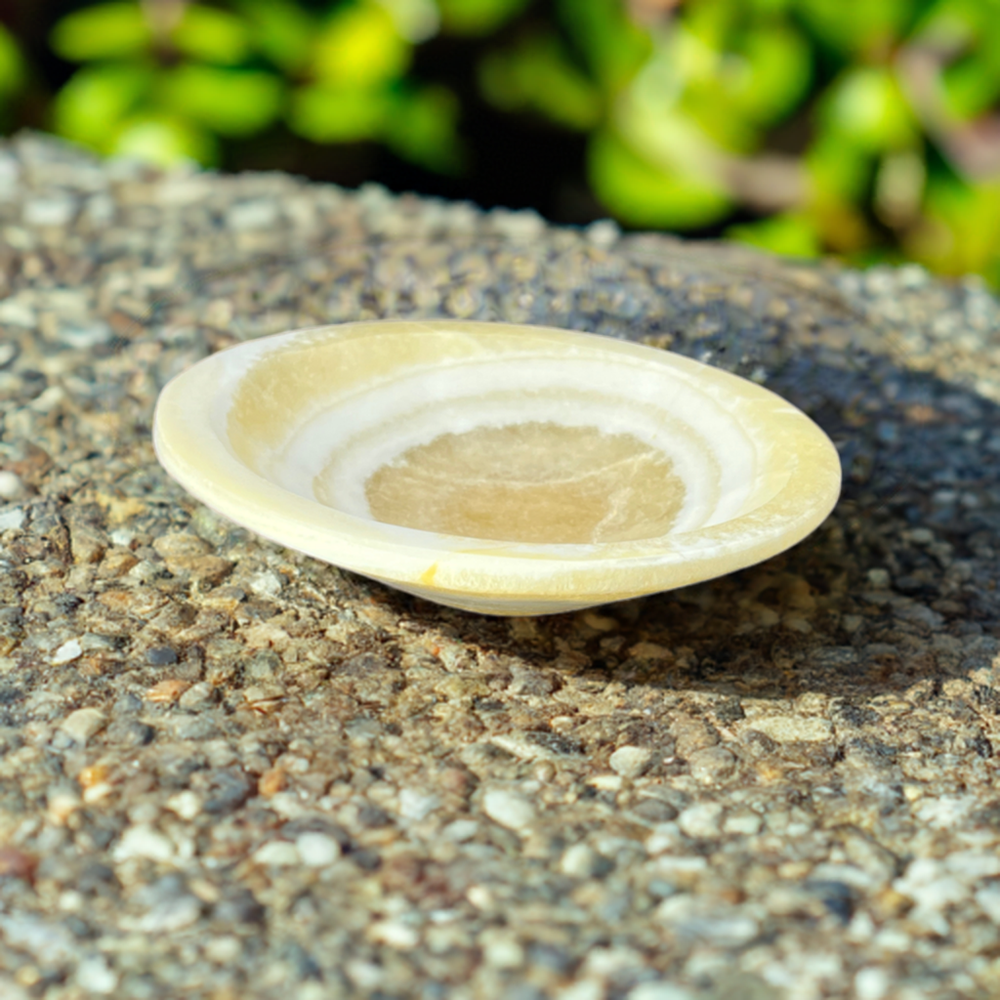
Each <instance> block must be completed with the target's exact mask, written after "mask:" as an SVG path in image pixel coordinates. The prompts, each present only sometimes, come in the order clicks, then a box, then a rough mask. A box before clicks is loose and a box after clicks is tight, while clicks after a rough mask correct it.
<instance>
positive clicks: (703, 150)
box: [0, 0, 1000, 284]
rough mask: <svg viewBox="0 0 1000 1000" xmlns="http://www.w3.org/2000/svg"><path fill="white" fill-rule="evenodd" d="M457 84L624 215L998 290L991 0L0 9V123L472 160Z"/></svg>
mask: <svg viewBox="0 0 1000 1000" xmlns="http://www.w3.org/2000/svg"><path fill="white" fill-rule="evenodd" d="M439 52H444V53H447V54H448V59H447V60H445V61H446V62H447V65H448V67H449V70H448V72H436V69H435V67H436V63H435V61H434V58H436V56H435V57H434V58H430V57H427V53H439ZM456 53H457V55H456ZM52 66H56V67H57V69H58V72H53V70H52ZM456 67H458V69H457V70H456ZM47 74H48V75H47ZM53 78H55V82H54V83H53V82H52V80H53ZM476 102H479V103H480V104H481V105H483V106H488V107H489V108H490V109H491V112H492V113H494V114H496V115H498V116H501V118H502V119H508V118H509V119H511V120H517V121H519V122H522V123H524V122H526V123H528V126H529V127H530V128H533V129H535V130H536V132H537V133H538V134H541V133H540V132H539V131H538V130H544V131H546V132H547V133H548V134H550V135H551V134H556V135H560V134H565V135H566V136H571V137H574V138H575V141H576V144H575V145H572V144H571V145H570V146H567V147H566V148H568V149H572V150H574V151H576V152H575V154H574V155H576V157H577V160H578V161H579V162H578V163H577V164H576V167H575V169H577V170H578V172H579V175H580V177H581V178H582V179H583V181H584V183H585V185H586V188H587V197H588V198H590V199H591V200H592V204H593V213H594V214H595V215H597V214H605V215H610V216H612V217H614V218H615V219H617V220H618V221H619V222H620V223H622V224H623V225H624V226H627V227H634V228H658V229H666V230H673V231H681V232H696V233H699V234H704V233H712V234H719V233H721V234H725V235H727V236H731V237H733V238H736V239H739V240H743V241H746V242H750V243H753V244H757V245H760V246H763V247H767V248H770V249H772V250H776V251H779V252H784V253H790V254H796V255H804V256H808V255H814V254H819V253H831V252H832V253H836V254H840V255H843V256H845V257H847V258H849V259H852V260H858V261H872V260H879V259H890V260H903V259H909V260H915V261H917V262H919V263H921V264H923V265H925V266H926V267H928V268H930V269H931V270H934V271H938V272H941V273H944V274H961V273H966V272H970V271H971V272H979V273H981V274H983V275H985V276H986V277H987V279H988V280H990V281H991V282H992V283H994V284H1000V0H549V2H544V0H325V2H321V0H217V2H212V3H209V2H188V0H141V2H140V0H110V2H99V3H86V2H84V3H79V2H78V3H76V4H74V5H72V6H70V7H69V8H68V9H65V10H61V11H57V12H56V13H55V14H54V15H53V17H52V24H51V26H50V30H47V31H46V35H45V39H44V51H40V50H39V46H38V45H35V46H34V47H32V46H31V45H30V44H27V43H25V42H24V40H23V39H22V38H21V37H19V35H18V30H17V26H16V24H15V25H13V26H10V27H6V28H5V27H4V26H3V25H2V24H0V129H4V130H8V131H9V130H11V129H13V128H15V127H17V126H18V125H21V124H24V123H25V122H28V123H39V124H41V125H42V126H43V127H45V128H48V129H50V130H51V131H53V132H56V133H58V134H60V135H62V136H65V137H67V138H70V139H73V140H76V141H78V142H81V143H84V144H86V145H88V146H91V147H93V148H95V149H97V150H99V151H101V152H102V153H108V154H113V153H118V154H122V153H124V154H131V155H134V156H139V157H143V158H146V159H149V160H151V161H154V162H157V163H165V164H169V163H172V162H175V161H177V160H180V159H185V158H187V159H194V160H196V161H198V162H200V163H203V164H207V165H218V164H224V165H225V166H227V167H236V168H239V167H241V166H245V165H246V164H244V163H241V162H240V160H239V157H238V156H235V157H234V155H233V153H232V151H233V150H239V149H241V148H244V147H243V146H241V144H244V145H245V144H246V143H247V142H248V141H250V140H253V139H254V138H255V137H267V136H271V137H272V140H273V141H280V137H281V136H282V135H284V136H288V137H294V140H295V141H296V142H300V143H306V144H310V145H314V146H322V147H332V148H342V149H350V148H352V147H356V146H358V145H359V144H366V145H368V146H371V145H372V144H374V145H376V146H378V147H380V148H384V149H387V150H390V151H391V153H392V155H393V156H394V157H396V158H398V159H399V160H401V161H405V162H409V163H412V164H414V165H416V167H417V168H419V170H421V171H424V172H425V174H426V176H428V177H434V176H439V177H442V178H466V179H469V178H471V179H472V180H474V179H475V175H476V171H477V170H479V169H482V163H483V153H482V150H479V149H477V145H476V139H475V129H473V128H471V124H472V122H473V116H474V115H475V113H476V109H475V106H474V105H475V104H476ZM25 109H30V111H26V110H25ZM275 137H276V138H275ZM472 189H473V190H474V187H473V188H472Z"/></svg>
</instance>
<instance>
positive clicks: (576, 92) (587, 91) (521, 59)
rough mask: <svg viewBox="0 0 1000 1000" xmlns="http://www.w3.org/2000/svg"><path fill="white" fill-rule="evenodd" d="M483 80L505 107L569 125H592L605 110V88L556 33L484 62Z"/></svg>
mask: <svg viewBox="0 0 1000 1000" xmlns="http://www.w3.org/2000/svg"><path fill="white" fill-rule="evenodd" d="M478 77H479V86H480V90H481V91H482V93H483V96H484V97H486V99H487V100H488V101H490V103H491V104H494V105H495V106H496V107H498V108H501V109H503V110H506V111H515V110H525V109H531V110H534V111H538V112H540V113H541V114H543V115H545V116H546V117H547V118H550V119H552V121H555V122H558V123H559V124H560V125H564V126H565V127H567V128H573V129H580V130H581V131H583V130H588V129H591V128H593V127H594V126H596V125H597V123H598V122H599V121H600V119H601V115H602V113H603V103H604V102H603V99H602V97H601V94H600V91H598V89H597V88H596V87H595V86H594V85H593V84H592V83H591V82H590V81H589V80H588V79H587V78H586V77H585V76H584V75H583V74H582V73H581V72H580V71H579V70H578V69H576V67H575V66H573V65H572V63H570V61H569V59H568V58H567V57H566V54H565V52H564V51H563V49H562V46H561V45H560V43H559V42H558V40H557V39H555V38H551V37H535V38H530V39H527V40H526V41H524V42H522V43H521V44H520V45H519V46H517V47H515V48H512V49H509V50H508V51H506V52H493V53H490V54H489V55H487V56H486V57H485V58H484V59H483V60H482V62H481V63H480V65H479V73H478Z"/></svg>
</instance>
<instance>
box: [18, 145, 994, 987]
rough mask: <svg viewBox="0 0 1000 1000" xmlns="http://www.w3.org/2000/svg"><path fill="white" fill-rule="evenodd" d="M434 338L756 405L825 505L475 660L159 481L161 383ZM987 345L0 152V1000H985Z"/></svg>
mask: <svg viewBox="0 0 1000 1000" xmlns="http://www.w3.org/2000/svg"><path fill="white" fill-rule="evenodd" d="M439 315H446V316H458V317H468V318H476V319H498V320H505V321H511V322H535V323H545V324H550V325H555V326H565V327H571V328H575V329H587V330H592V331H596V332H599V333H604V334H607V335H609V336H613V337H628V338H633V339H636V340H642V341H646V342H649V343H653V344H657V345H661V346H670V347H671V348H672V349H673V350H677V351H680V352H682V353H685V354H688V355H690V356H692V357H696V358H699V359H701V360H707V361H709V362H711V363H714V364H719V365H721V366H723V367H726V368H729V369H730V370H733V371H737V372H739V373H741V374H744V375H747V376H748V377H751V378H754V379H756V380H758V381H760V382H762V383H764V384H766V385H768V386H770V387H771V388H773V389H775V390H776V391H778V392H781V393H782V394H784V395H786V396H787V397H788V398H789V399H791V400H792V401H793V402H794V403H796V404H797V405H798V406H800V407H802V408H803V409H804V410H806V411H807V412H808V413H809V414H810V415H811V416H812V417H813V418H814V419H815V420H816V421H817V422H819V423H820V424H821V425H822V426H823V427H824V429H825V430H826V431H827V432H828V433H829V434H830V435H831V437H832V438H833V439H834V441H835V442H836V444H837V447H838V449H839V450H840V453H841V457H842V459H843V463H844V468H845V489H844V494H843V498H842V500H841V502H840V504H839V505H838V507H837V509H836V510H835V511H834V514H833V515H832V516H831V518H830V519H829V521H828V522H827V523H826V524H825V525H824V526H823V527H822V528H821V529H820V530H819V531H818V532H817V533H816V534H815V535H813V536H812V537H810V538H809V539H808V540H807V541H805V542H803V543H802V544H800V545H799V546H798V547H796V548H795V549H793V550H792V551H790V552H788V553H786V554H785V555H783V556H781V557H779V558H777V559H774V560H772V561H770V562H767V563H764V564H761V565H759V566H757V567H754V568H752V569H749V570H746V571H744V572H741V573H738V574H736V575H733V576H730V577H725V578H723V579H720V580H716V581H714V582H711V583H708V584H705V585H701V586H698V587H693V588H690V589H687V590H683V591H675V592H672V593H667V594H663V595H659V596H655V597H652V598H648V599H646V600H644V601H642V602H632V603H628V604H624V605H610V606H607V607H604V608H601V609H598V610H596V611H588V612H584V613H580V614H576V615H563V616H554V617H549V618H538V619H532V618H528V619H514V620H507V619H502V618H488V617H481V616H475V615H471V614H464V613H461V612H457V611H451V610H447V609H443V608H439V607H435V606H432V605H429V604H426V603H422V602H420V601H419V600H417V599H414V598H409V597H406V596H404V595H401V594H399V593H396V592H394V591H391V590H388V589H385V588H383V587H381V586H379V585H377V584H374V583H370V582H368V581H366V580H364V579H362V578H360V577H357V576H352V575H350V574H348V573H343V572H340V571H338V570H336V569H333V568H331V567H329V566H325V565H322V564H320V563H317V562H315V561H312V560H310V559H307V558H305V557H301V556H298V555H296V554H295V553H292V552H288V551H284V550H282V549H280V548H277V547H275V546H273V545H271V544H269V543H265V542H262V541H260V540H258V539H257V538H255V537H254V536H252V535H249V534H248V533H246V532H244V531H242V530H239V529H236V528H234V527H233V526H231V525H229V524H226V523H224V522H222V521H220V520H219V519H218V518H217V517H216V516H214V515H213V514H211V513H210V512H209V511H208V510H206V509H205V508H203V507H201V506H200V505H199V504H197V503H196V502H194V501H193V500H191V499H190V498H189V497H187V496H186V495H185V494H184V493H183V492H182V491H181V490H180V489H179V488H177V487H176V486H175V485H174V484H173V483H171V481H170V480H169V479H168V478H167V477H166V476H165V474H164V473H163V472H162V471H161V470H160V468H159V466H158V465H157V463H156V461H155V458H154V455H153V451H152V448H151V445H150V441H149V423H150V418H151V413H152V407H153V403H154V401H155V398H156V394H157V392H158V390H159V388H160V387H161V386H162V385H163V384H164V383H165V381H166V380H167V379H168V378H170V377H171V376H172V375H173V374H174V373H176V372H178V371H180V370H182V369H183V368H185V367H186V366H188V365H190V364H191V363H193V362H194V361H196V360H198V359H199V358H202V357H204V356H205V355H206V354H208V353H210V352H212V351H215V350H218V349H220V348H222V347H225V346H227V345H229V344H232V343H235V342H238V341H241V340H245V339H248V338H252V337H256V336H260V335H263V334H266V333H271V332H276V331H279V330H283V329H288V328H291V327H295V326H302V325H308V324H316V323H327V322H336V321H342V320H349V319H357V318H371V317H382V316H386V317H388V316H439ZM998 325H1000V306H998V303H997V300H996V299H995V298H994V297H992V296H991V295H990V294H989V293H988V292H987V291H986V290H985V289H984V288H983V286H982V285H981V284H980V283H978V282H976V281H972V280H967V281H962V282H956V283H944V282H939V281H935V280H931V279H930V278H928V276H927V275H926V274H924V273H923V272H922V271H920V270H919V269H916V268H912V267H907V268H902V269H896V270H894V269H889V268H880V269H878V270H874V271H869V272H866V273H860V272H857V271H851V270H846V269H841V268H838V267H836V266H834V265H823V266H805V265H797V264H794V263H791V262H783V261H780V260H777V259H773V258H769V257H764V256H761V255H757V254H754V253H751V252H749V251H744V250H738V249H735V248H732V247H722V246H716V245H690V244H685V243H682V242H679V241H676V240H673V239H668V238H665V237H653V236H642V237H640V236H622V235H621V234H620V233H618V231H617V230H616V229H615V228H614V227H613V226H612V225H610V224H607V223H600V224H597V225H595V226H593V227H591V228H589V229H587V230H584V231H567V230H560V229H555V228H552V227H549V226H547V225H546V224H545V223H544V222H542V220H540V219H539V218H537V217H536V216H534V215H532V214H530V213H504V212H492V213H485V214H484V213H480V212H479V211H477V210H476V209H474V208H472V207H471V206H468V205H461V204H446V203H442V202H437V201H430V200H422V199H418V198H414V197H402V198H394V197H391V196H390V195H388V194H386V193H385V192H384V191H382V190H381V189H378V188H366V189H362V190H361V191H360V192H356V193H347V192H344V191H342V190H339V189H337V188H333V187H329V186H321V185H315V184H308V183H305V182H302V181H299V180H296V179H294V178H291V177H287V176H282V175H242V176H237V177H222V176H216V175H212V174H207V173H196V172H187V173H184V172H181V173H173V174H169V175H161V174H158V173H155V172H151V171H149V170H148V169H146V168H143V167H140V166H137V165H135V164H131V163H126V162H111V163H105V164H101V163H98V162H97V161H94V160H92V159H89V158H88V157H87V156H85V155H84V154H82V153H80V152H78V151H75V150H73V149H71V148H69V147H64V146H61V145H58V144H56V143H55V142H53V141H52V140H48V139H42V138H39V137H33V136H23V137H20V138H18V139H16V140H14V141H12V142H9V143H6V144H3V145H0V400H2V402H0V421H2V422H0V751H2V757H0V997H2V998H3V1000H28V998H39V1000H77V998H89V997H101V996H107V997H113V998H121V1000H132V998H135V1000H176V998H179V997H184V998H186V1000H200V998H206V1000H207V998H211V1000H257V998H259V1000H270V998H274V1000H279V998H280V1000H327V998H330V1000H334V998H347V997H365V998H372V1000H374V998H381V1000H387V998H404V997H405V998H409V997H414V998H419V1000H444V998H455V1000H494V998H504V1000H507V998H510V1000H542V998H551V1000H694V998H703V997H704V998H712V1000H769V998H773V997H781V998H787V1000H814V998H815V1000H820V998H834V997H836V998H849V997H850V998H854V997H856V998H858V1000H945V998H948V1000H952V998H988V997H995V996H997V995H998V993H1000V850H998V848H1000V788H998V787H997V758H996V757H995V756H994V753H995V748H996V746H997V740H998V739H1000V732H998V715H997V712H998V710H1000V658H998V653H1000V596H998V593H997V577H998V573H1000V558H998V548H1000V545H998V533H1000V330H998Z"/></svg>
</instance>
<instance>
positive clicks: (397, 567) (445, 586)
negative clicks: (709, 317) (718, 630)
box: [153, 319, 841, 603]
mask: <svg viewBox="0 0 1000 1000" xmlns="http://www.w3.org/2000/svg"><path fill="white" fill-rule="evenodd" d="M498 328H502V329H503V330H504V331H505V332H507V333H508V334H510V333H517V332H518V331H524V332H525V334H527V335H530V336H531V337H533V338H536V340H538V339H539V338H541V339H544V340H551V341H553V342H554V343H562V344H565V345H568V346H571V347H572V346H573V345H574V344H577V345H582V344H586V345H587V346H588V347H591V348H598V347H599V348H600V349H603V350H605V351H607V352H609V353H611V354H621V355H629V356H632V357H641V358H643V359H645V360H647V361H652V362H657V363H659V364H661V365H663V366H664V367H665V368H668V369H671V370H672V372H673V374H674V376H675V377H676V376H680V377H682V378H683V379H684V380H685V381H687V382H688V383H689V384H692V383H693V384H695V385H699V386H700V387H702V388H705V387H706V386H714V387H715V388H714V390H713V392H712V395H713V398H716V399H718V398H719V395H718V393H719V389H718V387H719V386H721V387H722V390H728V391H729V392H731V393H732V394H733V397H734V398H744V399H746V398H749V399H752V400H754V401H757V402H758V403H760V402H764V403H766V404H768V406H767V409H766V412H767V414H768V429H769V435H770V436H771V437H772V439H773V441H774V443H775V448H774V453H778V452H782V453H783V459H782V460H783V461H786V462H787V461H789V453H788V451H787V450H783V448H782V446H783V445H784V446H786V447H787V446H790V445H792V444H793V443H794V445H795V448H794V451H793V452H792V453H791V462H790V464H791V470H790V473H789V477H788V481H787V482H786V483H785V484H784V485H783V486H782V487H781V488H780V489H779V490H778V492H777V493H776V494H775V495H774V496H773V497H771V498H770V499H769V500H767V501H765V502H764V503H763V504H762V505H761V506H759V507H757V508H756V509H754V510H751V511H749V512H747V513H745V514H742V515H740V516H738V517H735V518H732V519H730V520H728V521H724V522H721V523H719V524H716V525H713V526H711V527H708V528H698V529H694V530H692V531H687V532H683V533H677V534H667V535H663V536H658V537H654V538H649V539H640V540H637V541H627V542H598V543H591V544H586V545H541V544H530V543H519V542H504V541H492V540H486V539H469V538H461V537H458V536H450V535H441V534H437V533H435V532H429V531H421V530H417V529H412V528H402V527H399V526H397V525H389V524H384V523H382V522H378V521H373V520H367V519H364V518H360V517H356V516H354V515H350V514H345V513H343V512H342V511H339V510H336V509H335V508H332V507H327V506H325V505H323V504H321V503H320V502H319V501H317V500H310V499H307V498H305V497H302V496H299V495H298V494H295V493H292V492H291V491H289V490H287V489H284V488H283V487H281V486H278V485H276V484H275V483H273V482H271V481H270V480H268V479H266V478H265V477H263V476H261V475H259V474H258V473H257V472H255V471H254V470H252V469H250V468H249V467H248V466H247V465H245V464H244V463H243V462H242V461H240V460H239V459H238V458H237V457H236V455H235V454H234V453H233V452H232V451H231V450H230V447H229V446H228V445H227V443H226V442H224V441H223V440H222V439H221V438H220V437H219V436H218V435H217V434H216V433H215V432H214V431H213V430H212V427H213V424H214V423H215V422H216V421H217V420H218V414H219V413H220V412H222V410H220V408H224V407H225V397H224V393H225V392H226V391H227V389H229V388H232V387H235V385H236V384H237V383H238V381H239V378H240V376H241V375H242V374H245V373H246V372H247V371H249V370H250V368H251V366H254V365H259V364H265V363H266V361H267V357H268V355H270V354H272V353H273V352H275V351H284V350H286V349H288V348H290V347H293V346H303V343H302V342H305V341H313V342H315V341H316V339H317V338H321V339H322V341H323V342H324V343H325V342H326V341H327V340H328V339H330V338H334V339H335V338H342V337H352V338H353V337H358V336H365V335H369V334H370V333H372V332H377V331H383V332H389V331H394V332H409V331H413V332H423V333H428V334H433V333H434V332H435V331H441V332H447V333H449V334H454V333H455V332H469V331H471V332H473V333H478V334H487V333H489V332H491V331H496V330H497V329H498ZM730 412H731V413H732V412H733V411H732V410H730ZM734 416H735V417H736V419H737V420H739V414H734ZM153 444H154V448H155V451H156V455H157V458H158V459H159V461H160V464H161V465H162V466H163V467H164V469H166V471H167V472H168V473H169V474H170V476H171V477H172V478H173V479H175V480H176V481H177V482H178V483H179V484H180V485H181V486H183V487H184V489H185V490H186V491H187V492H188V493H190V494H191V495H192V496H194V497H195V498H196V499H198V500H200V501H201V502H202V503H204V504H205V505H206V506H208V507H210V508H211V509H213V510H214V511H216V512H217V513H219V514H221V515H223V516H224V517H226V518H227V519H229V520H231V521H234V522H236V523H237V524H239V525H241V526H243V527H245V528H249V529H250V530H252V531H254V532H255V533H257V534H259V535H261V536H263V537H265V538H267V539H269V540H271V541H273V542H276V543H278V544H280V545H284V546H286V547H288V548H291V549H295V550H297V551H300V552H303V553H306V554H308V555H310V556H314V557H315V558H318V559H321V560H322V561H324V562H328V563H331V564H333V565H335V566H339V567H342V568H344V569H348V570H352V571H354V572H357V573H360V574H362V575H365V576H369V577H375V578H377V579H380V580H384V581H386V582H388V583H391V584H396V585H398V586H400V587H402V588H403V589H406V588H407V587H412V588H419V589H426V590H428V591H430V592H435V593H441V594H449V593H450V594H455V595H468V596H481V597H490V598H497V599H510V600H525V599H531V600H538V601H544V600H546V599H548V600H552V601H566V600H574V601H577V600H579V601H580V602H581V603H582V602H587V601H592V602H593V603H604V602H607V601H611V600H618V599H622V598H623V597H628V596H636V595H638V594H641V593H653V592H656V591H660V590H668V589H674V588H676V587H681V586H685V585H687V584H689V583H693V582H697V581H701V580H707V579H711V578H712V577H715V576H719V575H724V574H726V573H729V572H734V571H735V570H737V569H740V568H745V567H746V566H750V565H753V564H754V563H757V562H760V561H761V560H763V559H767V558H769V557H770V556H772V555H776V554H777V553H779V552H782V551H784V550H786V549H788V548H790V547H791V546H792V545H794V544H796V543H797V542H799V541H801V540H802V539H803V538H805V537H806V536H807V535H808V534H810V533H811V532H812V531H813V530H815V528H816V527H818V526H819V525H820V524H821V523H822V522H823V521H824V520H825V519H826V517H827V516H828V515H829V513H830V511H831V510H832V509H833V507H834V506H835V505H836V503H837V500H838V498H839V496H840V487H841V466H840V458H839V455H838V453H837V451H836V448H835V447H834V445H833V443H832V442H831V441H830V439H829V438H828V437H827V435H826V434H825V433H824V432H823V431H822V430H821V429H820V428H819V427H818V426H817V425H816V424H815V423H814V422H813V421H812V420H811V419H810V418H809V417H808V416H806V415H805V414H804V413H803V412H802V411H801V410H799V409H797V408H796V407H795V406H793V405H792V404H791V403H789V402H788V401H787V400H785V399H783V398H782V397H780V396H778V395H777V394H776V393H774V392H772V391H771V390H769V389H765V388H764V387H763V386H760V385H757V384H756V383H754V382H751V381H749V380H747V379H744V378H741V377H740V376H737V375H733V374H732V373H730V372H727V371H725V370H723V369H720V368H715V367H713V366H710V365H706V364H704V363H702V362H699V361H694V360H692V359H690V358H687V357H683V356H682V355H678V354H673V353H672V352H669V351H664V350H662V349H660V348H655V347H650V346H647V345H645V344H639V343H635V342H633V341H627V340H619V339H616V338H612V337H607V336H604V335H601V334H593V333H584V332H581V331H577V330H566V329H560V328H555V327H548V326H534V325H525V324H512V323H491V322H483V321H472V320H468V321H466V320H454V319H442V320H363V321H358V322H353V323H342V324H325V325H321V326H314V327H305V328H302V329H296V330H290V331H286V332H283V333H277V334H273V335H270V336H267V337H260V338H256V339H254V340H250V341H246V342H244V343H241V344H237V345H235V346H233V347H229V348H227V349H225V350H223V351H219V352H217V353H215V354H212V355H209V356H208V357H207V358H204V359H203V360H201V361H199V362H197V363H196V364H195V365H193V366H192V367H190V368H188V369H187V370H185V371H183V372H181V373H180V374H178V375H176V376H175V377H174V378H172V379H171V380H170V381H169V382H168V384H167V385H166V386H165V387H164V388H163V390H162V391H161V393H160V395H159V398H158V400H157V403H156V409H155V413H154V419H153Z"/></svg>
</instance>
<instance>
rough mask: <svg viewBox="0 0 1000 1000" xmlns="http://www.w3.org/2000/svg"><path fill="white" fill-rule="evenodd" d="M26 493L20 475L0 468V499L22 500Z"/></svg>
mask: <svg viewBox="0 0 1000 1000" xmlns="http://www.w3.org/2000/svg"><path fill="white" fill-rule="evenodd" d="M27 494H28V491H27V490H26V489H25V486H24V483H23V482H21V477H20V476H18V475H17V474H16V473H14V472H10V471H8V470H6V469H3V470H0V500H8V501H9V500H23V499H24V498H25V497H26V496H27ZM16 527H20V525H16Z"/></svg>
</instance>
